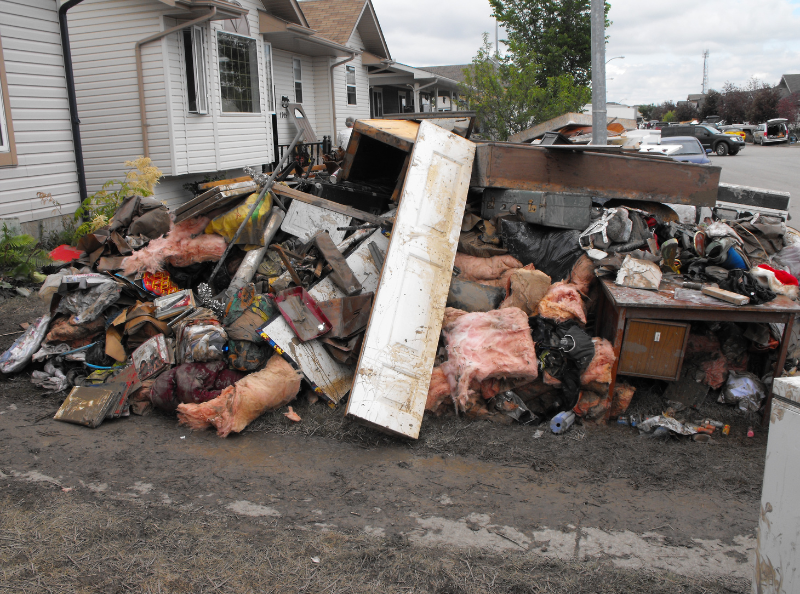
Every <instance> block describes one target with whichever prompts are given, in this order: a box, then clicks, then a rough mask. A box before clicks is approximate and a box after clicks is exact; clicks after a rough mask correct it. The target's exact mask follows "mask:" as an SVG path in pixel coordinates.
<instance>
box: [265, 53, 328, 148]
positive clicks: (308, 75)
mask: <svg viewBox="0 0 800 594" xmlns="http://www.w3.org/2000/svg"><path fill="white" fill-rule="evenodd" d="M274 54H275V64H274V65H273V69H274V73H275V98H276V99H277V101H278V103H279V104H280V100H281V96H282V95H286V96H288V97H289V101H291V102H292V103H294V100H295V93H294V70H293V66H292V64H293V59H294V58H300V68H301V70H302V77H303V80H302V82H303V104H302V105H303V111H305V112H306V115H307V116H308V120H309V121H310V122H311V126H312V128H313V129H314V132H316V134H317V140H322V136H323V135H324V134H327V132H323V131H322V130H320V128H319V125H318V123H317V109H318V105H319V102H320V101H321V102H323V103H324V102H325V101H327V97H328V94H325V95H322V96H320V98H319V99H318V97H317V91H318V86H317V85H316V84H315V79H316V77H317V74H316V70H315V63H316V64H317V67H318V66H319V65H320V60H319V58H316V59H312V58H311V57H310V56H304V55H301V54H292V53H289V52H284V51H281V50H275V51H274ZM322 65H323V68H327V64H325V63H324V62H322ZM296 132H297V130H295V127H294V126H293V125H292V123H291V122H290V121H289V118H288V117H287V116H286V113H285V112H283V110H282V109H280V107H279V109H278V143H279V144H289V143H290V142H291V141H292V138H294V135H295V134H296Z"/></svg>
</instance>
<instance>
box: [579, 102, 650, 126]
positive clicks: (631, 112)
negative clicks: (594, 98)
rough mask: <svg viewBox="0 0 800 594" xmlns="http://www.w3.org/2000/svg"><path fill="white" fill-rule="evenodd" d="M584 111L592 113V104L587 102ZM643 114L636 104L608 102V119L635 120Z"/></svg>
mask: <svg viewBox="0 0 800 594" xmlns="http://www.w3.org/2000/svg"><path fill="white" fill-rule="evenodd" d="M583 113H588V114H591V113H592V104H591V103H587V104H586V105H584V106H583ZM641 117H642V116H641V114H640V113H639V110H638V109H637V108H636V106H635V105H623V104H622V103H615V102H613V101H609V102H607V103H606V119H607V120H608V121H609V122H611V120H613V119H614V118H619V119H624V120H633V121H634V122H635V121H636V120H638V119H639V118H641Z"/></svg>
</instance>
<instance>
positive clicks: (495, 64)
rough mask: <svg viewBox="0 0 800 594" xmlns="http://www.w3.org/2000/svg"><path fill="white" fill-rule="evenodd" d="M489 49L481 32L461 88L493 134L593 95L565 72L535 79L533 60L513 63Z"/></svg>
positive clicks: (576, 106) (577, 106)
mask: <svg viewBox="0 0 800 594" xmlns="http://www.w3.org/2000/svg"><path fill="white" fill-rule="evenodd" d="M492 54H493V48H492V44H491V43H490V42H489V36H488V34H485V33H484V35H483V45H482V46H481V48H480V49H479V50H478V54H477V55H476V56H475V58H474V59H473V60H472V65H471V66H470V68H466V69H464V76H465V80H464V84H462V85H461V91H460V92H461V93H462V94H463V95H464V96H465V97H466V99H467V101H468V103H469V105H470V108H471V109H474V110H475V111H476V112H477V116H478V120H479V122H480V124H481V131H482V132H484V133H486V134H487V135H488V136H490V137H492V138H493V139H496V140H507V139H508V137H509V136H510V135H511V134H514V133H515V132H521V131H522V130H526V129H527V128H530V127H531V126H533V125H534V124H537V123H539V122H543V121H546V120H549V119H552V118H554V117H556V116H559V115H561V114H562V113H565V112H569V111H580V110H581V108H582V107H583V106H584V105H586V104H587V103H589V102H590V101H591V99H592V93H591V91H590V90H589V89H588V88H587V87H585V86H580V85H577V84H575V80H574V79H573V78H572V77H571V76H570V75H568V74H562V75H560V76H554V77H548V78H547V79H546V80H545V84H544V85H539V84H538V83H537V80H538V79H539V78H540V77H539V76H538V75H539V73H540V67H539V65H538V63H537V62H535V61H528V62H527V63H523V64H522V65H517V64H515V63H514V62H513V60H512V58H511V57H510V56H506V57H503V58H500V57H498V56H496V55H492Z"/></svg>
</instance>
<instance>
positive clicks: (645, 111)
mask: <svg viewBox="0 0 800 594" xmlns="http://www.w3.org/2000/svg"><path fill="white" fill-rule="evenodd" d="M655 108H656V104H655V103H648V104H646V105H640V106H639V107H638V109H639V113H640V114H642V118H643V119H644V120H645V121H647V120H652V119H653V110H654V109H655Z"/></svg>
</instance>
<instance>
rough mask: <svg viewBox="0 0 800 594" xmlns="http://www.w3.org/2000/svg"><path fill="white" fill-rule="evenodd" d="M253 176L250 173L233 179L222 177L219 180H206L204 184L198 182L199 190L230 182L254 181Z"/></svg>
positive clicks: (225, 184)
mask: <svg viewBox="0 0 800 594" xmlns="http://www.w3.org/2000/svg"><path fill="white" fill-rule="evenodd" d="M252 180H253V178H252V177H250V176H249V175H243V176H242V177H234V178H232V179H220V180H217V181H212V182H206V183H204V184H198V185H197V189H198V190H210V189H211V188H216V187H217V186H227V185H228V184H238V183H240V182H246V181H252Z"/></svg>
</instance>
